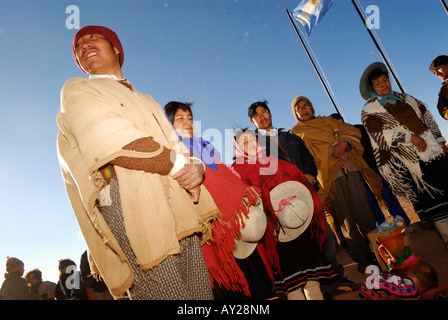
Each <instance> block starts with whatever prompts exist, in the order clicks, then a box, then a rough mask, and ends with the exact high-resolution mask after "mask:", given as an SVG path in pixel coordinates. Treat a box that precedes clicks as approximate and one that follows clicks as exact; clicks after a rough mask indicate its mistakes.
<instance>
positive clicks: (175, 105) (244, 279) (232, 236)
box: [165, 101, 277, 300]
mask: <svg viewBox="0 0 448 320" xmlns="http://www.w3.org/2000/svg"><path fill="white" fill-rule="evenodd" d="M165 113H166V114H167V117H168V118H169V119H170V120H171V123H172V124H173V127H174V129H176V132H177V133H178V135H179V138H180V139H181V141H182V142H183V144H184V145H185V146H187V148H189V149H190V151H191V153H192V154H194V155H195V156H197V157H200V158H201V160H202V161H203V163H204V164H205V174H204V181H203V184H204V186H205V187H206V188H207V190H208V191H209V192H210V194H211V195H212V197H213V200H214V201H215V203H216V205H217V206H218V208H219V210H220V212H221V215H220V218H219V219H218V220H217V221H214V222H213V223H212V230H211V233H212V237H211V239H212V240H210V241H209V242H207V243H206V244H205V245H203V246H202V252H203V254H204V258H205V262H206V264H207V268H208V271H209V275H210V279H211V282H212V286H213V293H214V297H215V299H248V298H250V299H254V300H263V299H276V298H277V295H276V293H275V288H274V285H273V282H274V279H273V276H272V272H271V270H270V267H269V264H268V263H267V260H266V258H265V253H264V250H263V247H262V246H256V245H254V247H256V249H255V250H254V251H253V253H252V254H251V255H250V256H249V257H248V258H245V259H238V258H236V257H235V256H234V249H235V250H236V246H239V245H237V244H236V239H241V238H242V237H241V230H240V228H242V227H244V222H243V221H244V220H246V219H247V220H246V221H248V223H250V222H251V221H250V216H249V211H251V208H252V209H253V208H254V207H256V206H258V205H261V204H260V203H261V196H260V190H259V189H258V188H256V187H248V186H247V185H245V184H244V183H243V182H242V181H241V179H240V178H239V176H238V175H237V174H235V172H234V171H233V170H231V168H229V167H228V166H227V165H226V164H223V163H222V162H221V161H220V160H219V157H220V155H219V153H218V152H217V151H216V150H215V149H214V147H213V145H211V144H210V143H209V142H208V141H205V140H203V139H202V138H200V137H194V124H193V114H192V112H191V104H190V103H181V102H176V101H172V102H170V103H168V104H167V105H166V106H165ZM251 216H252V211H251ZM243 218H245V219H243ZM238 243H240V244H241V240H239V242H238ZM254 266H256V267H254ZM253 269H255V271H256V272H252V270H253ZM248 270H250V271H251V272H250V273H249V272H248Z"/></svg>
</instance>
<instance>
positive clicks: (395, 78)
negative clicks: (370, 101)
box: [352, 0, 406, 93]
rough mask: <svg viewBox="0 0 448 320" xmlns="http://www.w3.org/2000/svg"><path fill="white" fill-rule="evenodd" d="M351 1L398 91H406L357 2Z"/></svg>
mask: <svg viewBox="0 0 448 320" xmlns="http://www.w3.org/2000/svg"><path fill="white" fill-rule="evenodd" d="M352 3H353V5H354V6H355V8H356V11H357V12H358V14H359V17H360V18H361V20H362V21H363V22H364V26H365V27H366V29H367V32H368V33H369V35H370V37H371V38H372V40H373V42H374V43H375V46H376V48H377V49H378V51H379V53H380V55H381V58H383V61H384V62H385V63H386V65H387V68H388V69H389V71H390V73H391V74H392V76H393V78H394V80H395V83H396V84H397V86H398V88H399V89H400V91H401V92H402V93H406V92H405V90H404V88H403V86H402V85H401V82H400V80H399V79H398V77H397V76H396V75H395V72H394V69H393V68H392V66H391V65H390V63H389V60H388V59H387V57H386V56H385V54H384V52H383V50H382V49H381V47H380V45H379V44H378V41H377V40H376V38H375V36H374V35H373V32H372V30H371V29H370V28H369V27H368V26H367V21H366V19H365V17H364V15H363V14H362V12H361V9H360V8H359V6H358V4H357V3H356V1H355V0H352Z"/></svg>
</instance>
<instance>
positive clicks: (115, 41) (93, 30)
mask: <svg viewBox="0 0 448 320" xmlns="http://www.w3.org/2000/svg"><path fill="white" fill-rule="evenodd" d="M87 34H99V35H100V36H103V37H104V38H106V39H107V40H109V41H110V42H111V43H112V45H113V46H114V47H115V48H117V49H118V51H120V55H119V57H120V67H121V66H122V65H123V61H124V51H123V47H122V45H121V42H120V39H119V38H118V36H117V35H116V33H115V32H113V31H112V30H110V29H108V28H106V27H101V26H86V27H83V28H81V29H79V30H78V32H77V33H76V34H75V37H74V38H73V58H75V61H76V65H77V66H78V68H79V69H81V71H82V72H84V73H86V72H85V71H84V70H83V69H82V68H81V65H80V64H79V62H78V59H77V58H76V44H77V43H78V40H79V39H80V38H82V37H84V36H85V35H87Z"/></svg>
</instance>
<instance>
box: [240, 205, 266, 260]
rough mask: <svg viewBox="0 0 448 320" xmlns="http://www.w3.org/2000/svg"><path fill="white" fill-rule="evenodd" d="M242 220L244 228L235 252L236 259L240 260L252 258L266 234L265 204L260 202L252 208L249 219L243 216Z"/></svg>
mask: <svg viewBox="0 0 448 320" xmlns="http://www.w3.org/2000/svg"><path fill="white" fill-rule="evenodd" d="M242 220H243V223H244V228H241V239H235V244H236V248H235V249H234V250H233V255H234V257H235V258H238V259H245V258H247V257H248V256H250V255H251V254H252V252H254V250H255V248H256V247H257V245H258V241H260V239H261V238H263V236H264V233H265V232H266V225H267V219H266V214H265V213H264V210H263V204H262V203H261V202H260V204H259V205H257V206H256V207H253V206H252V207H250V210H249V214H248V218H246V216H245V215H242ZM241 225H242V223H241Z"/></svg>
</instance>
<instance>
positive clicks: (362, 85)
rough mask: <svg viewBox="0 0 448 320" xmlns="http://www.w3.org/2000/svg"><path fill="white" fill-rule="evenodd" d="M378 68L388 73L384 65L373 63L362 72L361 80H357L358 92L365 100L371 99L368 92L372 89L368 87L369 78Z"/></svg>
mask: <svg viewBox="0 0 448 320" xmlns="http://www.w3.org/2000/svg"><path fill="white" fill-rule="evenodd" d="M378 68H379V69H381V70H382V71H385V72H387V73H388V71H387V67H386V65H385V64H384V63H382V62H374V63H372V64H371V65H370V66H368V67H367V68H366V70H364V72H363V74H362V76H361V80H359V92H360V93H361V96H362V97H363V98H364V99H365V100H369V99H370V98H371V96H370V91H372V88H371V87H370V86H369V76H370V74H371V73H372V71H373V70H375V69H378Z"/></svg>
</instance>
